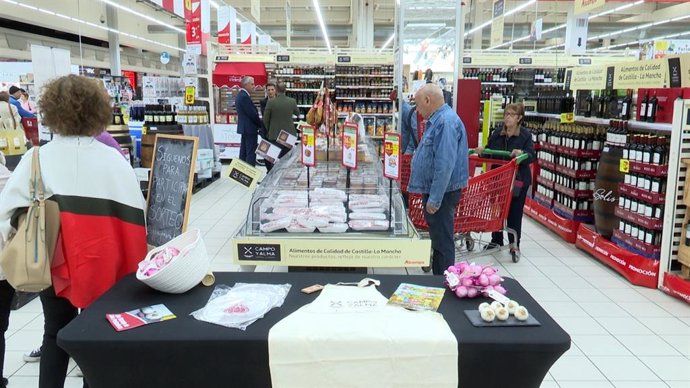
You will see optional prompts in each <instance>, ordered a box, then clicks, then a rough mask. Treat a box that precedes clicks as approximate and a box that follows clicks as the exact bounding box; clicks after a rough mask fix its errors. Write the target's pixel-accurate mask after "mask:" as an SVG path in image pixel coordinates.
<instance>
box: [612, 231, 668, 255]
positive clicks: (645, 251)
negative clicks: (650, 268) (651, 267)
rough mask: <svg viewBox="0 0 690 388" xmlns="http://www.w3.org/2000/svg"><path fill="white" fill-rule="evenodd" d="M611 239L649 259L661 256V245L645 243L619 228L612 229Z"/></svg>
mask: <svg viewBox="0 0 690 388" xmlns="http://www.w3.org/2000/svg"><path fill="white" fill-rule="evenodd" d="M611 241H613V242H614V243H616V244H618V245H619V246H621V247H622V248H625V249H628V250H630V251H631V252H633V253H637V254H639V255H642V256H644V257H647V258H650V259H659V257H660V256H661V246H659V245H651V244H647V243H645V242H644V241H640V240H638V239H637V238H635V237H632V236H630V235H627V234H625V233H623V232H621V231H620V230H614V231H613V236H612V237H611Z"/></svg>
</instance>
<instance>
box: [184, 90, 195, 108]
mask: <svg viewBox="0 0 690 388" xmlns="http://www.w3.org/2000/svg"><path fill="white" fill-rule="evenodd" d="M195 94H196V88H195V87H194V86H186V87H185V88H184V103H185V105H194V101H195V97H194V95H195Z"/></svg>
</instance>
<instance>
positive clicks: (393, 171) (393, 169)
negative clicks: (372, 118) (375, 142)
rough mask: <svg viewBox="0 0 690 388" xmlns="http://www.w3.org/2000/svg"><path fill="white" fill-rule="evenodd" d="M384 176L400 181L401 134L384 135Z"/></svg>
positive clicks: (390, 133)
mask: <svg viewBox="0 0 690 388" xmlns="http://www.w3.org/2000/svg"><path fill="white" fill-rule="evenodd" d="M383 152H384V156H383V176H385V177H386V178H388V179H393V180H400V134H399V133H396V132H386V133H385V134H384V135H383Z"/></svg>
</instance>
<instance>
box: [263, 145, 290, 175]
mask: <svg viewBox="0 0 690 388" xmlns="http://www.w3.org/2000/svg"><path fill="white" fill-rule="evenodd" d="M269 141H270V142H271V144H273V145H275V146H277V147H278V148H280V155H278V159H280V158H282V157H283V156H285V154H287V153H288V152H289V151H290V149H289V148H287V147H285V146H284V145H282V144H280V143H278V142H276V141H275V140H269ZM276 162H277V160H276ZM273 165H274V164H273V163H271V162H269V161H268V160H267V159H266V171H267V172H271V169H273Z"/></svg>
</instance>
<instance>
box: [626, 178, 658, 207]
mask: <svg viewBox="0 0 690 388" xmlns="http://www.w3.org/2000/svg"><path fill="white" fill-rule="evenodd" d="M618 191H620V194H623V195H626V196H629V197H633V198H635V199H637V200H640V201H645V202H648V203H650V204H652V205H661V204H663V203H664V200H665V196H666V194H665V193H661V194H660V193H653V192H651V191H648V190H644V189H640V188H637V187H635V186H631V185H628V184H625V183H620V184H619V185H618Z"/></svg>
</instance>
